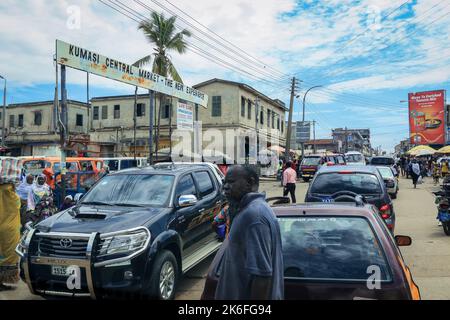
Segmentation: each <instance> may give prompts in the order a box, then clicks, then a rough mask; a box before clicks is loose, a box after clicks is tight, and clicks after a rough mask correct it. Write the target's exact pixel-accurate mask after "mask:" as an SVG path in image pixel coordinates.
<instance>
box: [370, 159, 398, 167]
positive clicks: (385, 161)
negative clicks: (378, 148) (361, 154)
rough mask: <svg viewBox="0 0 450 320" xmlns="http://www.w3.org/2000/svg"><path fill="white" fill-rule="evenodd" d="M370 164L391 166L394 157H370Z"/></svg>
mask: <svg viewBox="0 0 450 320" xmlns="http://www.w3.org/2000/svg"><path fill="white" fill-rule="evenodd" d="M370 164H372V165H382V166H392V165H394V159H392V158H372V160H370Z"/></svg>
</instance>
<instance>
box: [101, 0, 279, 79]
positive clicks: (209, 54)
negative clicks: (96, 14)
mask: <svg viewBox="0 0 450 320" xmlns="http://www.w3.org/2000/svg"><path fill="white" fill-rule="evenodd" d="M99 1H100V2H101V3H103V4H105V5H107V6H108V7H110V8H112V9H114V10H115V11H117V12H119V13H120V14H122V15H124V16H126V17H128V18H129V19H131V20H133V21H135V22H136V23H138V24H139V23H140V22H141V21H142V20H145V19H146V18H145V16H143V15H141V14H139V13H136V11H134V10H133V9H131V8H129V7H127V6H125V5H124V4H123V3H121V2H120V1H119V0H116V1H119V2H120V4H121V5H120V4H118V3H116V2H113V0H108V1H109V2H110V3H112V4H114V5H115V6H117V7H119V8H121V9H122V10H125V11H126V12H128V13H130V14H131V15H133V16H134V18H133V17H131V16H130V15H128V14H127V13H124V12H123V11H122V10H120V9H117V8H116V7H113V6H111V5H109V4H108V3H105V2H104V1H103V0H99ZM140 16H141V17H144V18H145V19H142V20H138V19H141V17H140ZM136 18H138V19H136ZM186 42H187V43H188V44H189V45H190V46H194V47H197V46H195V45H194V44H192V43H190V42H189V41H186ZM197 48H198V47H197ZM188 49H189V46H188ZM200 50H202V49H200ZM190 51H191V52H194V50H192V49H191V50H190ZM202 51H203V52H204V53H205V54H206V55H207V56H208V57H213V58H215V59H217V60H221V61H223V60H222V59H220V58H219V57H217V56H215V55H213V54H211V53H208V52H206V51H204V50H202ZM195 53H197V54H198V52H195ZM201 56H202V57H204V58H206V56H205V55H201ZM208 60H210V61H212V62H214V63H216V64H218V65H221V66H224V64H223V63H218V62H217V61H215V60H212V59H208ZM225 64H226V65H228V66H229V67H232V68H234V69H233V70H232V71H236V69H239V70H240V72H241V73H244V74H246V75H247V76H251V77H252V78H254V79H256V80H258V81H262V82H265V83H268V84H271V85H279V82H276V81H271V80H267V79H264V78H261V77H260V76H255V75H254V74H252V73H250V72H248V71H245V70H243V69H241V68H239V67H236V66H234V65H232V64H231V63H229V62H226V63H225ZM228 69H229V68H228Z"/></svg>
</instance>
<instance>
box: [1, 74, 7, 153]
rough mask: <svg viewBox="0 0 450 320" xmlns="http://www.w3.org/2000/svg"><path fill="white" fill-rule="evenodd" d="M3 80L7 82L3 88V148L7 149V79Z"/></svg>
mask: <svg viewBox="0 0 450 320" xmlns="http://www.w3.org/2000/svg"><path fill="white" fill-rule="evenodd" d="M0 78H1V79H3V80H4V81H5V86H4V87H3V112H2V146H3V147H6V144H5V137H6V134H5V130H6V78H4V77H3V76H0Z"/></svg>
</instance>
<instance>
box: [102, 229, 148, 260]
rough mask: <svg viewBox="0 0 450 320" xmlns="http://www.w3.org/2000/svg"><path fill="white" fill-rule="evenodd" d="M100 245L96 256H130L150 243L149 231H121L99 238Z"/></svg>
mask: <svg viewBox="0 0 450 320" xmlns="http://www.w3.org/2000/svg"><path fill="white" fill-rule="evenodd" d="M101 239H102V243H101V245H100V250H99V252H98V256H105V255H113V254H123V253H125V254H132V253H134V252H136V251H139V250H141V249H144V248H145V247H146V246H147V245H148V242H149V241H150V231H148V230H147V229H145V228H137V229H135V230H130V231H123V232H117V233H111V234H105V235H103V236H101Z"/></svg>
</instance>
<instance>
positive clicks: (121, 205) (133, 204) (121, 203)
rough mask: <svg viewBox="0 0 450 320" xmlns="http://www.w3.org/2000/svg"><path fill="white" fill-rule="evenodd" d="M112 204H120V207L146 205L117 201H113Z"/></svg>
mask: <svg viewBox="0 0 450 320" xmlns="http://www.w3.org/2000/svg"><path fill="white" fill-rule="evenodd" d="M111 205H112V206H118V207H141V208H143V207H145V206H144V205H142V204H135V203H125V202H117V203H113V204H111Z"/></svg>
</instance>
